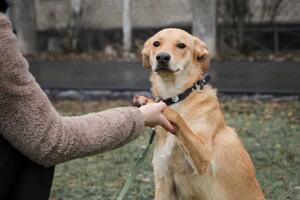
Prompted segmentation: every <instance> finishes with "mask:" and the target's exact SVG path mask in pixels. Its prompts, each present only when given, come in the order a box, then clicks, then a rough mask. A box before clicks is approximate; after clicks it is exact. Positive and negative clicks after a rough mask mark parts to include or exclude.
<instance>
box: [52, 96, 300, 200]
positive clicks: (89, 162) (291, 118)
mask: <svg viewBox="0 0 300 200" xmlns="http://www.w3.org/2000/svg"><path fill="white" fill-rule="evenodd" d="M53 103H54V105H55V107H56V108H57V109H58V110H59V111H60V113H62V114H63V115H79V114H83V113H88V112H95V111H100V110H103V109H107V108H110V107H115V106H127V105H129V102H126V101H98V102H95V101H94V102H74V101H73V102H70V101H58V102H53ZM222 108H223V111H224V113H225V118H226V120H227V122H228V124H229V125H230V126H232V127H234V128H235V129H236V130H237V132H238V133H239V135H240V137H241V139H242V141H243V142H244V144H245V147H246V149H247V150H248V152H249V153H250V155H251V157H252V159H253V162H254V165H255V168H256V172H257V178H258V180H259V182H260V184H261V187H262V189H263V191H264V193H265V195H266V199H269V200H285V199H290V200H297V199H300V146H299V141H300V101H299V100H289V101H278V100H268V101H257V100H256V101H254V100H251V101H249V100H242V99H231V98H230V99H227V100H223V102H222ZM145 132H147V130H146V131H145ZM148 138H149V134H147V133H145V134H143V135H142V136H141V137H140V138H139V139H138V140H136V141H134V142H132V143H131V144H129V145H127V146H125V147H122V148H120V149H117V150H114V151H111V152H107V153H103V154H100V155H96V156H91V157H87V158H82V159H77V160H74V161H71V162H67V163H65V164H61V165H58V166H57V167H56V172H55V178H54V183H53V188H52V192H51V197H52V198H53V199H57V200H60V199H63V200H68V199H70V200H81V199H87V200H96V199H103V200H115V199H116V198H117V196H118V194H119V192H120V190H121V188H122V186H123V184H124V182H125V179H126V177H127V174H128V172H129V171H130V169H131V168H132V167H133V165H134V163H135V160H136V158H137V156H138V154H139V153H140V152H141V151H142V150H143V149H144V148H145V145H146V143H147V140H148ZM151 156H152V152H151V153H150V154H149V155H148V158H147V159H146V161H145V163H144V165H143V166H142V169H140V171H139V175H138V177H137V180H136V181H134V184H133V186H132V187H131V188H130V191H129V193H128V195H127V197H126V199H131V200H136V199H153V193H154V191H153V174H152V167H151Z"/></svg>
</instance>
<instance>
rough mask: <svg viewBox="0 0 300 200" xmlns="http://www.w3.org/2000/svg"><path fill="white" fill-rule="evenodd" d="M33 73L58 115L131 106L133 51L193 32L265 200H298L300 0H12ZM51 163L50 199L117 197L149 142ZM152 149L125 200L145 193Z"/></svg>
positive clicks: (138, 87) (143, 81) (138, 73)
mask: <svg viewBox="0 0 300 200" xmlns="http://www.w3.org/2000/svg"><path fill="white" fill-rule="evenodd" d="M9 3H10V5H11V7H10V9H9V11H8V12H7V15H8V16H9V18H10V19H11V21H12V25H13V28H14V31H15V33H16V34H17V36H18V39H19V45H20V48H21V50H22V52H23V53H24V55H25V57H26V58H27V59H28V60H29V63H30V71H31V72H32V73H33V74H34V76H35V77H36V79H37V81H38V82H39V83H40V84H41V86H42V88H43V89H44V90H45V92H46V93H47V94H48V96H49V97H50V98H51V100H52V102H53V104H54V105H55V106H56V108H57V109H58V110H59V111H60V113H62V114H63V115H79V114H84V113H88V112H95V111H99V110H103V109H107V108H111V107H116V106H128V105H130V101H131V99H132V97H133V95H135V94H146V95H150V93H149V91H150V84H149V81H148V76H149V73H148V72H146V71H145V70H144V69H143V67H142V65H141V59H140V58H141V56H140V52H141V49H142V47H143V44H144V42H145V40H146V39H147V38H149V37H150V36H152V35H153V34H155V33H156V32H157V31H159V30H161V29H162V28H166V27H177V28H181V29H184V30H186V31H188V32H190V33H191V34H193V35H196V36H198V37H200V38H201V39H202V40H203V41H205V42H206V43H207V45H208V48H209V51H210V54H211V56H212V59H213V61H212V64H211V68H210V70H209V73H210V74H211V75H212V85H213V86H214V87H216V88H217V89H218V93H219V97H220V100H221V101H222V109H223V110H224V113H225V117H226V120H227V121H228V123H229V125H230V126H232V127H235V128H236V130H237V132H238V133H239V134H240V136H241V138H242V141H243V142H244V144H245V146H246V148H247V150H248V151H249V153H250V154H251V157H252V159H253V161H254V164H255V167H256V170H257V176H258V179H259V182H260V183H261V185H262V188H263V190H264V193H265V194H266V198H267V199H272V200H273V199H276V200H283V199H290V200H296V199H300V173H299V172H300V152H299V151H300V146H299V144H298V143H299V141H300V125H299V124H300V123H299V122H300V102H299V95H300V81H299V80H300V1H299V0H10V1H9ZM147 139H148V134H144V135H143V136H142V137H141V138H140V139H138V140H137V141H135V142H133V143H131V144H129V145H128V146H126V147H123V148H121V149H118V150H116V151H113V152H109V153H104V154H101V155H97V156H93V157H89V158H84V159H78V160H75V161H72V162H68V163H66V164H62V165H59V166H58V167H57V168H56V176H55V181H54V186H53V190H52V194H51V196H52V199H116V197H117V195H118V193H119V191H120V189H121V187H122V186H123V184H124V182H125V178H126V176H127V174H128V172H129V170H130V169H131V167H132V166H133V164H134V161H135V159H136V158H137V156H138V152H140V151H142V149H143V148H144V147H145V144H146V143H147ZM150 160H151V155H149V158H148V161H147V162H146V163H145V166H144V167H143V169H141V170H140V174H139V175H138V178H137V180H136V181H135V183H134V185H133V187H132V188H131V190H130V192H129V194H128V196H127V199H152V198H153V194H154V191H153V175H152V168H151V164H150V163H151V162H150Z"/></svg>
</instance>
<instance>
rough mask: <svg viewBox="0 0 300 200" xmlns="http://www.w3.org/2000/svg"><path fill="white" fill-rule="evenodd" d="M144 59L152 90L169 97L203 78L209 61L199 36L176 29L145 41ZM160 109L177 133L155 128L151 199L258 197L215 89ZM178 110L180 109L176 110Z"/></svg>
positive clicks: (250, 168)
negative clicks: (155, 138) (152, 197)
mask: <svg viewBox="0 0 300 200" xmlns="http://www.w3.org/2000/svg"><path fill="white" fill-rule="evenodd" d="M142 56H143V65H144V67H145V68H147V69H151V71H152V73H151V77H150V80H151V83H152V92H153V95H154V96H159V97H161V98H162V99H167V98H170V97H174V96H176V95H178V94H179V93H182V92H183V91H185V90H186V89H188V88H190V87H191V86H193V84H194V83H195V82H197V81H198V80H200V79H202V78H203V74H204V72H205V71H206V70H207V69H208V67H209V63H210V57H209V52H208V50H207V47H206V45H205V43H204V42H202V41H201V40H199V39H198V38H196V37H193V36H192V35H190V34H188V33H187V32H185V31H183V30H179V29H164V30H162V31H160V32H158V33H157V34H156V35H154V36H153V37H151V38H150V39H149V40H148V41H146V43H145V45H144V49H143V51H142ZM170 107H171V108H172V109H174V110H175V111H177V112H174V111H172V109H169V108H168V109H166V110H165V111H164V114H165V116H166V117H167V118H168V120H170V121H171V122H172V123H173V124H174V125H175V127H176V128H177V133H176V135H173V134H171V133H168V132H166V131H165V130H163V129H162V128H158V129H157V132H158V133H157V142H156V146H155V150H154V156H153V166H154V175H155V200H219V199H220V200H255V199H257V200H261V199H264V195H263V193H262V191H261V189H260V186H259V184H258V182H257V180H256V177H255V170H254V167H253V164H252V161H251V159H250V157H249V155H248V153H247V151H246V150H245V148H244V147H243V144H242V143H241V141H240V139H239V137H238V135H237V134H236V132H235V131H234V129H232V128H230V127H228V126H227V124H226V122H225V120H224V117H223V114H222V112H221V110H220V106H219V102H218V99H217V96H216V91H215V90H214V89H212V88H211V86H209V85H205V86H204V87H203V89H199V90H194V91H193V92H191V93H190V94H189V95H188V96H187V97H186V98H185V99H183V100H182V101H180V102H177V103H175V104H172V105H171V106H170ZM177 113H179V114H177Z"/></svg>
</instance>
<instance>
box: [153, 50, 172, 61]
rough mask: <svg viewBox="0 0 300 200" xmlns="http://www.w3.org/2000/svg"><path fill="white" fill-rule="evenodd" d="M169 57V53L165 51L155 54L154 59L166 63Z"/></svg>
mask: <svg viewBox="0 0 300 200" xmlns="http://www.w3.org/2000/svg"><path fill="white" fill-rule="evenodd" d="M170 59H171V55H170V54H169V53H166V52H161V53H159V54H157V56H156V60H157V62H158V63H159V64H167V63H168V62H169V61H170Z"/></svg>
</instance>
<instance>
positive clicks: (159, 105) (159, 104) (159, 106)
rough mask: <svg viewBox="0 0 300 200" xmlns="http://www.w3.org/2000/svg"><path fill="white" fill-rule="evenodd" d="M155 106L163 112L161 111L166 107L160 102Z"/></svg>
mask: <svg viewBox="0 0 300 200" xmlns="http://www.w3.org/2000/svg"><path fill="white" fill-rule="evenodd" d="M156 106H157V108H158V110H159V111H163V109H164V108H165V107H166V106H167V105H166V104H165V103H164V102H162V101H160V102H158V103H156Z"/></svg>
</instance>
